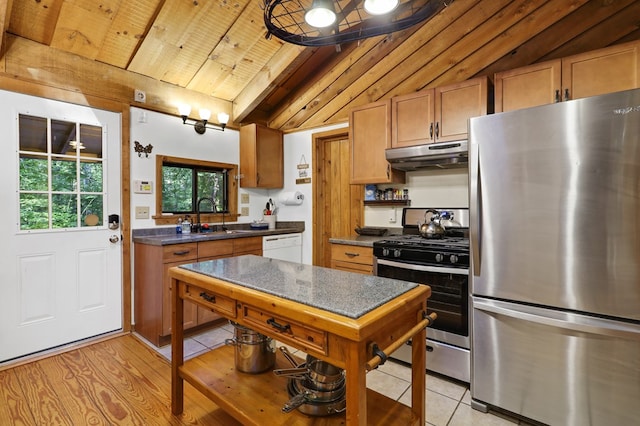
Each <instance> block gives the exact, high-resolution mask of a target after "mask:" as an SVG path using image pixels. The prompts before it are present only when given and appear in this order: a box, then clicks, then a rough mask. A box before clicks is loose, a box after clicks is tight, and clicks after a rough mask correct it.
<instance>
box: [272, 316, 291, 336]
mask: <svg viewBox="0 0 640 426" xmlns="http://www.w3.org/2000/svg"><path fill="white" fill-rule="evenodd" d="M267 324H269V325H270V326H271V327H273V328H275V329H277V330H279V331H282V332H283V333H286V332H287V331H289V330H290V329H291V326H290V325H289V324H286V325H282V324H280V323H278V322H277V321H276V319H275V318H269V319H268V320H267Z"/></svg>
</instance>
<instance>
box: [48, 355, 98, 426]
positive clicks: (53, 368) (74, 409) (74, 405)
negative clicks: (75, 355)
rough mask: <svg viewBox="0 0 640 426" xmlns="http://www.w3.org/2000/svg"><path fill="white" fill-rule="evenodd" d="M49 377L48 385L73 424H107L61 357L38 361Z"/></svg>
mask: <svg viewBox="0 0 640 426" xmlns="http://www.w3.org/2000/svg"><path fill="white" fill-rule="evenodd" d="M38 364H39V365H40V367H41V368H42V370H43V371H44V372H46V375H47V377H48V378H49V385H50V386H51V388H52V390H53V392H54V394H55V395H56V396H57V397H58V398H59V400H60V403H61V404H62V406H63V407H64V409H65V411H66V413H67V416H68V417H69V418H70V419H71V423H72V424H74V425H81V424H82V425H95V426H97V425H107V424H108V422H107V419H106V418H105V417H104V415H103V414H102V412H101V411H100V409H99V407H97V406H96V404H95V402H94V401H93V400H92V399H91V396H90V395H89V394H88V393H87V392H86V391H85V390H84V388H83V387H82V386H81V384H80V383H79V382H78V380H77V378H76V377H75V376H74V374H73V372H72V371H71V370H70V369H69V368H68V366H67V365H66V364H65V363H64V362H63V360H62V358H61V357H51V358H46V359H43V360H40V361H39V362H38Z"/></svg>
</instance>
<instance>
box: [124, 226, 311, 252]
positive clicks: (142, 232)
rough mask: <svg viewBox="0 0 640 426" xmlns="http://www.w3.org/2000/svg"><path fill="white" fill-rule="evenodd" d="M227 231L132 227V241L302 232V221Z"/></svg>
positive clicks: (159, 243) (156, 243)
mask: <svg viewBox="0 0 640 426" xmlns="http://www.w3.org/2000/svg"><path fill="white" fill-rule="evenodd" d="M227 227H228V228H229V230H228V231H216V232H203V233H191V234H177V233H176V230H175V227H170V228H167V227H162V228H148V229H134V230H133V242H134V243H139V244H149V245H154V246H166V245H171V244H182V243H193V242H198V241H213V240H226V239H230V238H245V237H263V236H267V235H280V234H294V233H298V232H304V222H302V221H300V222H278V223H277V224H276V228H275V229H251V228H250V226H249V224H232V225H227Z"/></svg>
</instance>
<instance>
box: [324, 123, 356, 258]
mask: <svg viewBox="0 0 640 426" xmlns="http://www.w3.org/2000/svg"><path fill="white" fill-rule="evenodd" d="M348 138H349V128H348V127H344V128H340V129H334V130H328V131H325V132H320V133H314V134H312V135H311V140H312V142H311V147H312V153H311V167H312V170H314V179H313V180H312V182H313V183H312V185H313V186H312V191H313V194H312V197H313V206H314V208H313V209H312V210H313V213H312V241H313V244H312V264H313V265H320V264H321V261H322V260H323V259H320V254H321V253H323V252H324V251H323V250H321V248H322V246H321V244H322V242H323V234H324V227H322V226H321V223H320V215H322V214H323V208H322V207H323V206H324V205H325V194H323V192H322V185H323V182H324V179H323V174H324V172H325V171H324V170H323V169H322V161H319V160H318V159H322V158H324V150H325V144H326V142H330V141H333V140H336V139H348ZM349 152H351V147H349ZM356 214H358V215H359V217H360V223H364V206H363V205H360V211H359V212H356Z"/></svg>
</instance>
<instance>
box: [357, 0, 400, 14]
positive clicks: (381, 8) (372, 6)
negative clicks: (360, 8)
mask: <svg viewBox="0 0 640 426" xmlns="http://www.w3.org/2000/svg"><path fill="white" fill-rule="evenodd" d="M396 6H398V0H365V2H364V10H366V11H367V13H369V14H371V15H384V14H385V13H389V12H391V11H392V10H393V9H395V8H396Z"/></svg>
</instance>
